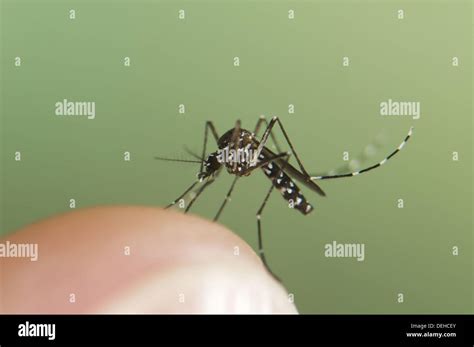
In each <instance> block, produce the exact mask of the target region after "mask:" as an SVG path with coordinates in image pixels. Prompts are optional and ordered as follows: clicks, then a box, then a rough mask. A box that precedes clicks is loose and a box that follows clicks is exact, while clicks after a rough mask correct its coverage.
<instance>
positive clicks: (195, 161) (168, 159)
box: [155, 157, 202, 164]
mask: <svg viewBox="0 0 474 347" xmlns="http://www.w3.org/2000/svg"><path fill="white" fill-rule="evenodd" d="M155 159H158V160H163V161H175V162H180V163H198V164H201V162H202V161H201V160H188V159H176V158H164V157H155Z"/></svg>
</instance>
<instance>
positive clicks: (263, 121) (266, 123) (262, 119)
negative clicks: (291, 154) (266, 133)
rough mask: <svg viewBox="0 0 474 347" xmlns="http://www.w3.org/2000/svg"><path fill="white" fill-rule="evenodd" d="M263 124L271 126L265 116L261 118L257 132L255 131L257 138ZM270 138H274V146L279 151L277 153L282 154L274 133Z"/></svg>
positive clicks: (256, 128) (271, 133)
mask: <svg viewBox="0 0 474 347" xmlns="http://www.w3.org/2000/svg"><path fill="white" fill-rule="evenodd" d="M262 123H265V126H266V127H268V126H269V125H270V124H269V123H268V121H267V119H266V118H265V116H263V115H262V116H260V118H259V119H258V121H257V125H256V126H255V130H254V131H253V133H254V135H255V136H258V132H259V130H260V127H261V126H262ZM270 137H271V138H272V141H273V144H274V145H275V149H276V150H277V152H281V149H280V145H279V144H278V142H277V139H276V137H275V134H273V132H270Z"/></svg>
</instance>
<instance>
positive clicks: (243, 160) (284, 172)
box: [155, 116, 413, 279]
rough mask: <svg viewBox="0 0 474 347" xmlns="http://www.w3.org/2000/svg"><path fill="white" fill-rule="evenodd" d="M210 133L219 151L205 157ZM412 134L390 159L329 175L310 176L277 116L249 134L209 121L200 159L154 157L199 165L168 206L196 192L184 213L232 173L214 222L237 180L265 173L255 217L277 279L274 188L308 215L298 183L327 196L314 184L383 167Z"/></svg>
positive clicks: (309, 207) (263, 120)
mask: <svg viewBox="0 0 474 347" xmlns="http://www.w3.org/2000/svg"><path fill="white" fill-rule="evenodd" d="M263 123H265V125H266V129H265V132H264V133H263V135H262V137H261V138H260V140H259V139H258V134H259V131H260V128H261V127H262V124H263ZM276 124H278V126H279V128H280V130H281V132H282V134H283V136H284V138H285V140H286V142H287V143H288V145H289V147H290V151H281V149H280V146H279V145H278V143H277V141H276V139H275V136H274V133H273V132H272V131H273V128H274V127H275V125H276ZM209 131H210V133H211V135H212V136H213V137H214V140H215V141H216V143H217V147H218V150H217V151H215V152H212V153H210V154H208V155H207V156H206V153H207V152H206V150H207V142H208V135H209ZM412 131H413V127H412V128H410V131H409V132H408V135H407V136H406V137H405V139H404V140H403V142H402V143H401V144H400V146H398V148H397V149H395V150H394V151H393V152H392V153H391V154H390V155H389V156H387V157H385V158H384V159H383V160H382V161H380V162H379V163H377V164H375V165H372V166H369V167H367V168H365V169H362V170H359V171H354V172H350V173H345V174H337V175H328V176H311V175H310V174H308V172H307V171H306V169H305V167H304V166H303V163H302V162H301V160H300V158H299V156H298V154H297V153H296V151H295V149H294V147H293V144H292V143H291V141H290V138H289V137H288V134H287V132H286V130H285V128H284V127H283V124H282V122H281V121H280V119H279V118H278V117H273V118H272V119H271V120H270V122H268V121H267V120H266V118H265V117H264V116H261V117H260V119H259V120H258V122H257V125H256V126H255V129H254V131H249V130H245V129H243V128H241V126H240V120H237V122H236V123H235V127H234V128H232V129H230V130H228V131H227V132H226V133H225V134H224V135H222V136H219V135H218V133H217V131H216V128H215V126H214V124H213V123H212V122H210V121H208V122H206V125H205V129H204V144H203V149H202V155H201V156H198V155H196V154H194V153H192V152H191V151H189V150H188V152H189V153H190V154H191V155H193V156H194V157H195V158H196V160H180V159H170V158H163V157H155V158H156V159H159V160H167V161H180V162H190V163H199V164H200V168H199V172H198V174H197V180H196V181H195V182H193V184H191V186H190V187H189V188H188V189H186V190H185V191H184V192H183V193H182V194H181V195H180V196H179V197H178V198H176V199H175V200H174V201H173V202H172V203H171V204H169V205H168V206H167V207H166V208H169V207H171V206H173V205H175V204H176V203H177V202H178V201H180V200H181V199H183V198H184V197H185V196H186V195H187V194H188V193H190V192H194V194H193V195H192V197H191V199H190V201H189V203H188V205H187V206H186V208H185V211H184V212H185V213H186V212H188V211H189V209H190V208H191V206H192V205H193V204H194V202H195V201H196V200H197V199H198V197H199V196H200V195H201V193H202V192H203V191H204V190H205V189H206V187H208V186H209V185H210V184H212V183H213V182H214V181H215V179H216V178H217V177H218V175H219V173H220V172H221V170H222V168H223V167H225V168H226V169H227V172H228V173H229V174H231V175H234V176H235V178H234V180H233V181H232V184H231V186H230V188H229V190H228V191H227V194H226V196H225V199H224V201H223V202H222V204H221V205H220V208H219V210H218V211H217V213H216V215H215V217H214V221H217V220H218V219H219V216H220V215H221V214H222V211H223V210H224V207H225V206H226V204H227V202H228V201H229V200H230V197H231V194H232V191H233V190H234V187H235V184H236V182H237V181H238V179H239V178H241V177H244V176H249V175H250V174H251V173H252V172H254V171H255V170H257V169H260V170H262V171H263V173H264V174H265V175H266V176H267V177H268V178H269V179H270V181H271V183H272V184H271V186H270V189H269V190H268V192H267V194H266V196H265V199H264V200H263V202H262V204H261V205H260V208H259V209H258V211H257V215H256V218H257V233H258V234H257V236H258V252H259V255H260V258H261V260H262V262H263V264H264V265H265V267H266V269H267V270H268V271H269V272H270V274H272V275H273V276H274V277H275V278H277V279H278V277H276V276H275V275H274V273H273V272H272V271H271V269H270V267H269V266H268V263H267V261H266V259H265V254H264V250H263V242H262V213H263V210H264V208H265V205H266V203H267V201H268V198H269V197H270V194H271V193H272V191H273V189H274V188H276V189H278V190H279V191H280V193H281V195H282V197H283V199H285V200H286V201H287V202H288V203H289V206H290V207H291V208H294V209H296V210H298V211H299V212H301V213H302V214H303V215H307V214H309V213H310V212H311V211H312V210H313V206H312V205H311V204H310V203H309V202H308V201H307V200H306V198H305V196H304V195H303V194H302V193H301V190H300V188H299V187H298V186H297V185H296V183H295V180H296V181H298V182H299V183H301V184H303V185H304V186H306V187H307V188H309V189H310V190H312V191H314V192H316V193H317V194H319V195H320V196H326V194H325V193H324V191H323V190H322V189H321V187H320V186H319V185H317V184H316V183H315V181H318V180H326V179H335V178H343V177H353V176H357V175H360V174H362V173H365V172H368V171H371V170H373V169H375V168H377V167H380V166H382V165H383V164H385V163H386V162H387V161H388V160H389V159H391V158H392V157H393V156H394V155H395V154H397V153H398V152H399V151H400V150H401V149H402V148H403V147H404V145H405V144H406V143H407V141H408V139H409V138H410V136H411V135H412ZM269 138H271V139H272V141H273V143H274V146H275V148H276V153H275V152H273V151H272V150H270V149H269V148H268V147H267V142H268V140H269ZM229 153H230V154H229ZM292 155H294V157H295V159H296V162H297V164H298V167H299V169H298V168H296V167H295V166H293V165H291V164H290V163H289V159H290V157H291V156H292ZM195 188H196V189H195ZM194 189H195V190H194Z"/></svg>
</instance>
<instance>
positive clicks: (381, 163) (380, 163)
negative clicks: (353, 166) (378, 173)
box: [311, 127, 413, 181]
mask: <svg viewBox="0 0 474 347" xmlns="http://www.w3.org/2000/svg"><path fill="white" fill-rule="evenodd" d="M412 134H413V127H411V128H410V130H409V131H408V135H407V137H405V140H403V142H402V143H401V144H400V146H398V148H397V149H395V150H394V151H393V152H392V153H391V154H390V155H389V156H388V157H386V158H385V159H384V160H382V161H381V162H379V163H377V164H375V165H372V166H369V167H367V168H365V169H362V170H359V171H354V172H351V173H346V174H341V175H331V176H313V177H311V179H312V180H313V181H316V180H326V179H331V178H342V177H352V176H357V175H360V174H361V173H364V172H368V171H370V170H373V169H375V168H378V167H379V166H382V165H383V164H385V163H386V162H387V161H388V160H389V159H390V158H392V157H393V156H394V155H395V154H397V153H398V152H399V151H400V150H401V149H402V148H403V147H404V146H405V144H406V143H407V141H408V140H409V139H410V137H411V135H412Z"/></svg>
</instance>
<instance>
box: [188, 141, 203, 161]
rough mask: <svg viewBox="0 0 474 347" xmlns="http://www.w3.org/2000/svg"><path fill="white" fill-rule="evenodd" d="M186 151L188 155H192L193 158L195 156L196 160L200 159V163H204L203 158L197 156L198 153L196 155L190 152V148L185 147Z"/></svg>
mask: <svg viewBox="0 0 474 347" xmlns="http://www.w3.org/2000/svg"><path fill="white" fill-rule="evenodd" d="M184 150H185V151H186V152H187V153H188V154H190V155H191V156H193V157H194V158H196V159H198V160H199V162H201V161H202V158H201V157H200V156H199V155H197V154H196V153H194V152H193V151H192V150H190V149H189V147H188V146H186V145H184Z"/></svg>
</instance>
